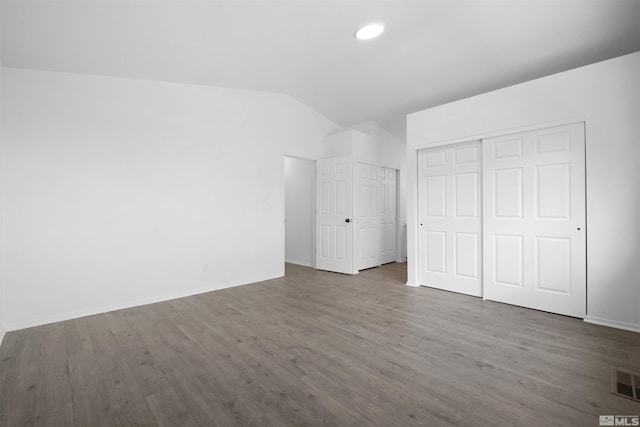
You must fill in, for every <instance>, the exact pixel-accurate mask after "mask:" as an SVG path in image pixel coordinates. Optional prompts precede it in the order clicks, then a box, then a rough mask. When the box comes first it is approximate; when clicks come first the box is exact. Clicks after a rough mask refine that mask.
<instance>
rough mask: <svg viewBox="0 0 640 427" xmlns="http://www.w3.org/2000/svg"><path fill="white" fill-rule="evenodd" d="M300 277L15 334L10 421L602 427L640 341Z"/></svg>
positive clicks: (376, 284)
mask: <svg viewBox="0 0 640 427" xmlns="http://www.w3.org/2000/svg"><path fill="white" fill-rule="evenodd" d="M405 271H406V265H405V264H389V265H386V266H384V267H381V268H376V269H372V270H367V271H364V272H362V273H360V274H359V275H357V276H352V277H351V276H346V275H340V274H333V273H327V272H321V271H315V270H312V269H310V268H306V267H300V266H296V265H287V267H286V277H285V278H281V279H276V280H270V281H266V282H261V283H256V284H252V285H247V286H240V287H236V288H231V289H226V290H221V291H217V292H211V293H207V294H203V295H198V296H194V297H189V298H183V299H178V300H173V301H168V302H163V303H158V304H153V305H148V306H144V307H137V308H132V309H127V310H121V311H116V312H111V313H107V314H102V315H96V316H90V317H85V318H82V319H76V320H71V321H67V322H60V323H55V324H51V325H46V326H41V327H37V328H31V329H25V330H21V331H16V332H10V333H8V334H7V335H6V337H5V340H4V342H3V344H2V347H1V348H0V425H2V426H29V425H47V426H49V425H51V426H56V425H59V426H91V427H93V426H116V425H128V426H147V425H148V426H155V425H159V426H179V425H185V426H234V425H255V426H305V425H327V426H405V425H406V426H440V425H443V426H445V425H467V426H502V425H516V426H551V425H558V426H597V425H598V415H608V414H625V415H626V414H628V415H636V414H640V404H639V403H636V402H634V401H631V400H628V399H625V398H622V397H619V396H615V395H613V394H611V393H610V391H609V390H610V384H609V381H610V369H611V367H612V366H616V367H620V368H626V369H628V370H631V371H634V372H640V334H635V333H631V332H625V331H619V330H615V329H610V328H605V327H599V326H595V325H590V324H585V323H583V322H582V321H581V320H578V319H572V318H568V317H563V316H557V315H552V314H548V313H543V312H538V311H533V310H528V309H522V308H518V307H512V306H508V305H503V304H498V303H493V302H487V301H482V300H481V299H478V298H473V297H467V296H462V295H457V294H453V293H448V292H443V291H438V290H434V289H428V288H411V287H407V286H405V285H404V283H405V281H406V277H405Z"/></svg>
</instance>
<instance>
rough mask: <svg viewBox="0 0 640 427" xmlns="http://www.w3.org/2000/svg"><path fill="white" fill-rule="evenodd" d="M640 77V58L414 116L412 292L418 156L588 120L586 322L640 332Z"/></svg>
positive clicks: (584, 69) (411, 137)
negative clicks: (428, 150)
mask: <svg viewBox="0 0 640 427" xmlns="http://www.w3.org/2000/svg"><path fill="white" fill-rule="evenodd" d="M638 76H640V52H639V53H634V54H631V55H626V56H623V57H619V58H615V59H612V60H609V61H604V62H600V63H597V64H593V65H589V66H586V67H582V68H578V69H575V70H571V71H567V72H563V73H560V74H555V75H552V76H549V77H545V78H541V79H537V80H533V81H530V82H527V83H523V84H519V85H516V86H511V87H508V88H505V89H501V90H497V91H494V92H490V93H486V94H483V95H479V96H475V97H472V98H468V99H464V100H461V101H457V102H453V103H450V104H446V105H442V106H439V107H435V108H431V109H428V110H424V111H421V112H417V113H414V114H411V115H409V116H408V127H407V131H408V146H407V154H408V165H409V176H408V194H409V196H408V226H409V233H408V234H409V283H410V284H414V283H416V282H417V277H418V272H417V253H418V252H417V232H418V231H417V227H416V225H417V219H416V212H417V192H416V182H417V181H416V166H417V165H416V153H417V149H418V148H423V147H427V146H434V145H439V144H442V143H444V142H458V141H464V140H471V139H478V138H484V137H487V136H493V135H498V134H506V133H510V132H512V131H515V130H519V129H525V128H533V127H542V126H545V125H552V124H558V123H561V122H571V121H585V123H586V147H587V281H588V282H587V318H586V319H585V320H587V321H590V322H594V323H600V324H605V325H610V326H615V327H619V328H624V329H630V330H636V331H640V308H639V307H640V306H639V304H640V281H639V280H638V277H640V262H639V260H640V221H639V220H638V215H639V213H640V191H639V190H638V188H639V186H640V167H638V162H639V161H640V79H639V78H638Z"/></svg>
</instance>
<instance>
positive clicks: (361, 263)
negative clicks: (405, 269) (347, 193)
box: [355, 163, 382, 270]
mask: <svg viewBox="0 0 640 427" xmlns="http://www.w3.org/2000/svg"><path fill="white" fill-rule="evenodd" d="M381 172H382V171H381V168H380V167H379V166H373V165H368V164H365V163H357V165H356V177H357V178H356V179H357V181H356V188H357V191H356V209H355V217H356V218H355V219H356V221H355V227H356V233H357V235H356V239H355V247H356V251H355V252H356V270H364V269H366V268H372V267H377V266H379V265H380V257H379V255H380V250H379V249H378V241H379V237H378V236H379V233H380V224H379V222H380V219H379V212H378V210H379V208H378V205H379V203H378V200H379V195H380V194H379V193H380V175H381Z"/></svg>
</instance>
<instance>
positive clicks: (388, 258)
mask: <svg viewBox="0 0 640 427" xmlns="http://www.w3.org/2000/svg"><path fill="white" fill-rule="evenodd" d="M396 188H397V175H396V171H395V169H389V168H381V171H380V197H379V206H380V209H379V219H380V231H379V232H378V234H379V245H378V248H379V250H380V263H381V264H386V263H389V262H395V261H396V233H397V222H396V221H397V220H396V217H397V214H396V210H397V203H398V202H397V198H396V197H397V196H396Z"/></svg>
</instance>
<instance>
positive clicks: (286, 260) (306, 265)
mask: <svg viewBox="0 0 640 427" xmlns="http://www.w3.org/2000/svg"><path fill="white" fill-rule="evenodd" d="M284 262H288V263H289V264H296V265H302V266H304V267H311V268H313V265H312V264H311V263H310V262H306V261H298V260H297V259H286V258H285V260H284Z"/></svg>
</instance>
